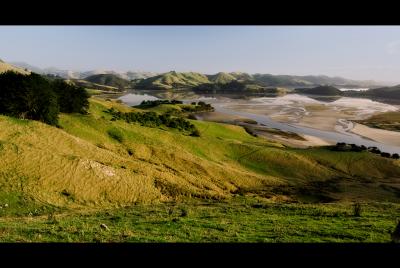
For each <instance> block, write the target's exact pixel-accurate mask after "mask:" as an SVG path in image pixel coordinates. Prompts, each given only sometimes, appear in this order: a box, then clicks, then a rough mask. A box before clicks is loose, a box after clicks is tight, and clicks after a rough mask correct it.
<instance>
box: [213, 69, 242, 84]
mask: <svg viewBox="0 0 400 268" xmlns="http://www.w3.org/2000/svg"><path fill="white" fill-rule="evenodd" d="M207 77H208V79H209V80H210V81H211V82H214V83H218V84H227V83H229V82H231V81H234V80H236V79H237V78H236V77H234V76H233V75H231V74H228V73H223V72H219V73H217V74H213V75H207Z"/></svg>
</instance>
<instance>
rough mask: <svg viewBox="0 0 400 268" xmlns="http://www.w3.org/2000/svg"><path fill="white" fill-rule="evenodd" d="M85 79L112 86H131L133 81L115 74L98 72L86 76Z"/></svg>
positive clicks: (121, 87)
mask: <svg viewBox="0 0 400 268" xmlns="http://www.w3.org/2000/svg"><path fill="white" fill-rule="evenodd" d="M84 80H86V81H88V82H92V83H96V84H100V85H105V86H111V87H116V88H120V89H123V88H126V87H130V85H131V83H130V82H129V81H128V80H125V79H123V78H121V77H119V76H117V75H115V74H97V75H92V76H89V77H86V78H85V79H84Z"/></svg>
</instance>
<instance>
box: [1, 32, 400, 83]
mask: <svg viewBox="0 0 400 268" xmlns="http://www.w3.org/2000/svg"><path fill="white" fill-rule="evenodd" d="M0 36H1V42H0V58H1V59H3V60H5V61H22V62H26V63H29V64H32V65H35V66H38V67H42V68H43V67H57V68H60V69H70V70H81V71H84V70H92V69H106V70H117V71H127V70H141V71H154V72H166V71H170V70H175V71H196V72H202V73H207V74H211V73H216V72H219V71H225V72H231V71H243V72H249V73H271V74H292V75H309V74H313V75H319V74H325V75H330V76H343V77H347V78H353V79H373V80H380V81H393V82H400V27H398V26H368V27H367V26H318V27H315V26H46V27H45V26H0Z"/></svg>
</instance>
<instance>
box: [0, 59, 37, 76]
mask: <svg viewBox="0 0 400 268" xmlns="http://www.w3.org/2000/svg"><path fill="white" fill-rule="evenodd" d="M7 71H13V72H16V73H20V74H30V72H29V71H26V70H24V69H21V68H18V67H15V66H13V65H11V64H9V63H6V62H4V61H2V60H1V59H0V73H4V72H7Z"/></svg>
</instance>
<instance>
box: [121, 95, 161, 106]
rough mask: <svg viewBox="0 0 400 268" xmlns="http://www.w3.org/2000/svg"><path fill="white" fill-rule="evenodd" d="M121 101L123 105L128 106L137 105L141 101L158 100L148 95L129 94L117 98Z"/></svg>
mask: <svg viewBox="0 0 400 268" xmlns="http://www.w3.org/2000/svg"><path fill="white" fill-rule="evenodd" d="M118 99H119V100H122V101H123V102H124V103H126V104H128V105H129V106H134V105H139V104H140V103H141V102H142V101H145V100H146V101H147V100H158V98H157V97H154V96H151V95H148V94H133V93H129V94H126V95H124V96H122V97H119V98H118Z"/></svg>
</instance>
